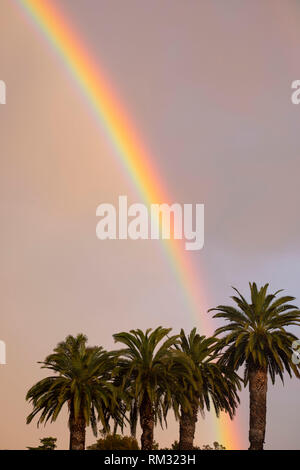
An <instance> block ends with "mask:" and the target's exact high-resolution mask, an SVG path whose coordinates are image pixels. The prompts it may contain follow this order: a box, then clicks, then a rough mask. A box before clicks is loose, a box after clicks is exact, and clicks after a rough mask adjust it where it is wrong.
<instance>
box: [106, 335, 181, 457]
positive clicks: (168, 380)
mask: <svg viewBox="0 0 300 470" xmlns="http://www.w3.org/2000/svg"><path fill="white" fill-rule="evenodd" d="M170 331H171V328H162V327H161V326H159V327H158V328H156V329H155V330H154V331H152V330H151V329H147V330H146V332H145V333H144V332H143V331H141V330H140V329H137V330H131V331H130V332H129V333H126V332H122V333H118V334H115V335H113V337H114V339H115V341H116V342H119V343H122V344H124V345H125V346H126V348H124V349H121V350H120V351H117V354H118V356H119V376H120V377H123V383H124V384H126V386H127V397H129V400H130V402H131V403H130V404H131V406H132V409H131V415H134V414H135V410H134V407H135V406H136V407H137V410H138V412H139V416H140V424H141V428H142V436H141V447H142V450H151V449H152V446H153V431H154V424H155V423H156V421H157V419H159V421H160V422H161V421H162V418H163V417H165V415H164V410H165V408H164V402H165V398H166V396H169V397H170V396H171V393H172V388H174V387H175V385H176V384H175V380H174V375H173V371H172V365H173V354H172V351H171V349H170V348H171V346H174V345H175V344H176V343H177V342H178V335H175V336H171V337H170V338H168V337H167V335H168V333H169V332H170ZM132 421H133V422H131V428H132V429H134V428H135V426H134V424H135V423H134V418H132Z"/></svg>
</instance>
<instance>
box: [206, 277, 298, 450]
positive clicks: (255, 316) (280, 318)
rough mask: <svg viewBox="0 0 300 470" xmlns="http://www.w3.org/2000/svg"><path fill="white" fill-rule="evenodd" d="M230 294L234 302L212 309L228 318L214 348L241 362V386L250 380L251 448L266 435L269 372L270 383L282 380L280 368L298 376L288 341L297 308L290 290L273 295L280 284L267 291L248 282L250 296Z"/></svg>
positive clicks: (227, 360) (229, 361)
mask: <svg viewBox="0 0 300 470" xmlns="http://www.w3.org/2000/svg"><path fill="white" fill-rule="evenodd" d="M234 290H235V292H236V293H237V295H234V296H232V297H231V298H232V299H233V300H234V302H235V303H236V305H237V307H232V306H227V305H219V306H218V307H216V308H214V309H211V310H216V311H217V312H218V313H217V314H215V315H214V318H222V319H225V320H226V321H227V322H228V324H227V325H225V326H222V327H221V328H218V329H217V330H216V334H217V335H219V334H223V333H225V336H223V337H222V338H221V340H220V343H219V349H220V350H221V349H222V350H223V356H222V358H221V359H220V362H221V364H222V365H224V366H225V367H230V368H231V367H232V368H234V369H235V370H237V369H238V368H239V367H240V366H242V365H244V366H245V386H246V384H247V383H248V382H249V392H250V430H249V441H250V447H249V449H251V450H262V449H263V445H264V441H265V430H266V409H267V383H268V375H270V378H271V381H272V383H273V384H274V382H275V377H276V375H278V376H279V377H280V378H281V380H282V382H283V374H284V371H287V372H288V374H289V375H290V376H292V373H293V372H294V374H295V375H296V376H297V377H300V374H299V370H298V369H297V366H296V364H294V363H293V361H292V353H293V350H292V347H291V346H292V343H293V341H295V339H297V338H296V336H295V335H294V334H292V333H291V332H288V331H287V330H286V328H287V327H290V326H292V325H299V324H300V311H299V310H298V307H296V306H295V305H292V304H291V303H290V302H292V301H293V300H295V298H294V297H291V296H283V297H277V295H278V294H279V292H282V291H281V290H279V291H277V292H275V293H274V294H268V293H267V290H268V284H265V285H264V286H263V287H261V288H260V289H258V288H257V285H256V284H255V283H250V293H251V301H250V303H248V302H247V301H246V299H245V298H244V297H243V296H242V294H240V292H239V291H238V290H237V289H236V288H234Z"/></svg>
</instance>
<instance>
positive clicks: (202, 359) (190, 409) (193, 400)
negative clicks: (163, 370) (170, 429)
mask: <svg viewBox="0 0 300 470" xmlns="http://www.w3.org/2000/svg"><path fill="white" fill-rule="evenodd" d="M216 343H217V339H216V338H214V337H211V338H207V337H205V336H200V335H199V334H198V333H197V332H196V328H193V329H192V331H191V332H190V334H189V335H188V336H186V334H185V332H184V330H181V332H180V345H179V348H180V350H181V351H182V352H183V353H184V354H185V355H186V356H187V360H188V361H189V362H190V368H191V370H192V374H193V380H192V381H191V380H190V378H189V377H187V379H186V378H185V377H184V376H181V379H180V384H181V387H180V390H181V391H182V392H183V393H179V394H177V396H175V400H174V405H173V406H174V408H175V410H177V408H178V407H180V412H179V420H180V427H179V449H180V450H192V449H193V445H194V435H195V429H196V423H197V417H198V411H199V410H200V412H201V413H202V414H204V411H205V409H207V410H208V411H209V410H210V405H211V403H212V405H213V407H214V409H215V412H216V414H217V416H218V415H219V413H220V411H225V412H228V414H229V416H230V417H231V418H232V417H233V415H234V413H235V409H236V407H237V405H238V403H239V397H238V390H240V388H241V386H240V379H239V377H238V375H237V374H236V373H235V372H233V371H232V370H231V371H230V370H229V369H227V370H226V369H225V368H224V367H222V366H220V365H219V364H218V363H217V362H216V353H215V347H216ZM177 347H178V346H177ZM182 397H184V398H185V401H182Z"/></svg>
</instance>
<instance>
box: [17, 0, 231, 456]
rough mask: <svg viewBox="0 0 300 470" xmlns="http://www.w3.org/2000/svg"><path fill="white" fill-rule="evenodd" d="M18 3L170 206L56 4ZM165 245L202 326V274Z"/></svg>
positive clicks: (122, 152) (206, 326)
mask: <svg viewBox="0 0 300 470" xmlns="http://www.w3.org/2000/svg"><path fill="white" fill-rule="evenodd" d="M17 2H18V3H19V4H20V5H21V6H22V7H23V10H24V11H26V13H27V14H28V16H29V17H30V18H31V19H32V20H33V21H34V23H35V24H36V26H37V27H38V29H39V30H40V31H41V32H42V33H43V35H44V37H45V38H46V39H47V41H48V42H49V43H50V44H51V45H52V47H53V48H54V50H55V51H56V52H57V53H58V55H59V56H60V58H61V59H62V61H63V63H64V64H65V66H66V67H67V69H68V70H69V72H70V74H71V76H72V77H73V79H74V80H75V81H76V82H77V84H78V85H79V87H80V89H81V91H82V93H83V95H84V96H85V98H86V99H87V101H88V103H89V105H90V106H91V108H92V110H93V112H94V115H95V116H96V119H97V121H98V122H99V124H100V126H101V128H102V129H104V130H105V132H106V134H107V135H108V136H109V138H110V141H111V143H112V145H113V147H114V150H115V154H116V156H117V158H118V161H119V162H120V163H121V164H122V166H123V169H124V170H125V173H126V174H127V175H128V177H129V180H130V182H131V184H132V185H133V187H134V188H135V191H137V192H138V194H139V196H140V197H141V199H142V200H143V201H144V203H145V204H147V205H150V204H153V203H163V202H164V203H168V202H169V201H170V198H169V196H168V193H167V191H166V189H165V187H166V186H165V184H163V183H162V181H161V180H160V176H159V172H158V171H157V169H156V168H155V165H154V161H153V159H152V158H150V156H149V154H148V152H147V151H146V149H145V146H144V145H143V144H142V141H141V138H140V137H139V135H138V132H137V130H136V129H135V127H134V126H133V124H132V122H131V121H130V120H129V118H128V114H127V113H126V112H125V109H124V106H122V103H121V100H120V98H119V97H118V96H117V93H116V92H115V90H113V89H112V86H111V82H110V81H109V80H108V79H107V78H106V77H105V74H104V72H103V71H102V70H101V69H100V67H99V65H98V63H96V61H95V60H93V58H92V57H91V56H90V54H89V52H88V50H87V48H86V47H84V44H83V41H82V40H81V38H80V37H79V35H78V34H76V33H75V31H74V30H73V29H72V27H71V26H70V24H69V22H68V21H67V20H66V18H65V16H64V15H63V14H62V12H61V11H59V9H58V7H57V6H56V5H55V2H54V1H53V0H51V1H50V0H17ZM162 243H163V246H164V253H165V254H166V255H167V258H168V260H169V263H170V265H171V267H172V271H173V273H174V275H175V277H176V279H177V282H178V284H179V286H180V288H181V291H182V293H183V295H184V297H185V300H186V303H187V305H188V307H189V310H190V311H191V312H192V313H193V315H194V316H195V317H196V319H197V321H198V322H199V321H200V312H201V311H202V312H205V311H206V310H207V308H206V307H207V306H206V305H205V297H204V292H203V282H200V280H199V274H198V273H197V272H196V270H195V268H194V267H193V265H192V263H191V260H190V258H189V257H188V254H187V253H186V252H185V251H184V249H183V247H182V243H181V242H180V241H178V240H173V239H171V240H164V241H162ZM208 322H209V320H208V317H207V316H205V317H204V316H202V317H201V331H204V332H206V334H209V333H212V331H213V327H212V325H211V322H210V323H208ZM216 427H217V433H218V439H219V440H220V442H222V443H224V444H225V445H226V447H227V448H233V449H238V448H240V445H239V438H238V435H237V432H236V426H233V423H232V422H230V421H229V420H227V419H226V418H220V419H219V420H217V421H216Z"/></svg>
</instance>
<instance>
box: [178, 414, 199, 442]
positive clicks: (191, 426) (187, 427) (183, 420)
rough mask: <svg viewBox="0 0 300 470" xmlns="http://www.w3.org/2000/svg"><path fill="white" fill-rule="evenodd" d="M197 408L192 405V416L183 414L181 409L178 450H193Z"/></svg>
mask: <svg viewBox="0 0 300 470" xmlns="http://www.w3.org/2000/svg"><path fill="white" fill-rule="evenodd" d="M197 414H198V406H197V405H193V407H192V414H191V413H187V412H185V411H184V410H183V409H182V408H181V416H180V426H179V449H180V450H193V447H194V437H195V429H196V423H197Z"/></svg>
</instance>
